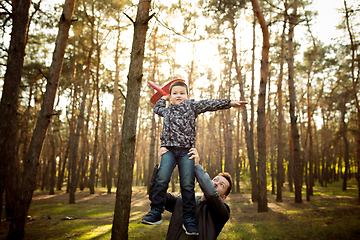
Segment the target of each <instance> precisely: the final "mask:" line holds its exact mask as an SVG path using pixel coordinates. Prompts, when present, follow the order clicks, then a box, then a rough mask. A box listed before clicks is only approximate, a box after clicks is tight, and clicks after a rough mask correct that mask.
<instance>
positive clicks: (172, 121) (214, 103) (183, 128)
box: [141, 81, 247, 235]
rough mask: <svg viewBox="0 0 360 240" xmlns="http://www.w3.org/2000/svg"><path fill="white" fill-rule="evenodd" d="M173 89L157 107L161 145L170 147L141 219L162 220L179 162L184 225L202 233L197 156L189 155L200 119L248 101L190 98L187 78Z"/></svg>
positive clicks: (175, 83) (190, 230)
mask: <svg viewBox="0 0 360 240" xmlns="http://www.w3.org/2000/svg"><path fill="white" fill-rule="evenodd" d="M169 90H170V91H169V92H170V95H169V96H164V97H162V98H161V99H160V100H159V101H158V102H157V103H156V105H155V107H154V112H155V113H156V114H158V115H160V116H162V117H163V118H164V119H163V128H162V132H161V137H160V139H161V147H162V148H164V147H165V148H167V150H168V151H167V152H166V153H164V154H163V155H162V157H161V163H160V168H159V172H158V174H157V178H156V183H155V187H154V190H153V196H152V201H151V204H150V206H151V210H150V211H149V213H148V214H147V215H146V216H145V217H144V218H143V219H142V221H141V222H142V223H145V224H151V225H154V224H160V223H162V220H161V214H162V213H163V212H164V200H165V196H166V192H167V189H168V185H169V181H170V177H171V174H172V172H173V170H174V168H175V166H176V164H177V165H178V168H179V176H180V188H181V196H182V203H183V206H182V208H183V209H182V216H183V225H182V227H183V229H184V230H185V233H186V234H187V235H198V230H197V225H196V221H195V219H194V217H195V207H196V203H195V192H194V186H195V173H194V159H193V157H192V156H191V155H189V154H188V153H189V150H190V149H191V148H194V147H195V142H196V131H195V127H196V126H195V125H196V124H195V123H196V118H197V116H198V115H199V114H201V113H204V112H208V111H217V110H221V109H228V108H230V107H242V106H245V105H246V104H247V102H243V101H240V102H238V101H231V100H229V99H215V100H210V99H207V100H201V101H195V100H193V99H189V91H188V87H187V85H186V84H185V83H184V82H183V81H176V82H174V83H173V84H171V86H170V89H169ZM166 100H170V102H171V105H169V106H168V107H166Z"/></svg>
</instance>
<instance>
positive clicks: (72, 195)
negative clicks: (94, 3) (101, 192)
mask: <svg viewBox="0 0 360 240" xmlns="http://www.w3.org/2000/svg"><path fill="white" fill-rule="evenodd" d="M89 21H90V24H91V34H90V41H91V46H90V50H89V54H88V57H87V62H86V70H85V83H84V91H83V95H82V99H81V104H80V112H79V117H78V122H77V127H76V133H75V140H74V146H73V148H72V150H71V151H70V153H71V154H70V157H71V160H70V162H71V182H70V189H69V190H70V194H69V203H70V204H74V203H75V192H76V188H77V185H78V180H79V174H78V171H77V159H78V150H79V142H80V135H81V131H82V130H84V129H83V128H84V121H85V117H84V115H85V104H86V96H87V94H88V91H89V88H90V70H91V69H90V68H91V59H92V53H93V50H94V45H95V44H94V20H93V19H89ZM79 168H81V166H79Z"/></svg>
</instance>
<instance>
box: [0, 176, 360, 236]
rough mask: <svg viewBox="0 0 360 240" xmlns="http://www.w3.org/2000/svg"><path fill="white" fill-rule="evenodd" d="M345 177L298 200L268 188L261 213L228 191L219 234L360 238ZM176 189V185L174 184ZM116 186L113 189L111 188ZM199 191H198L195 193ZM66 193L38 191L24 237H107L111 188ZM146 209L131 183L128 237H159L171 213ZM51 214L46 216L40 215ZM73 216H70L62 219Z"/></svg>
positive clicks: (359, 213)
mask: <svg viewBox="0 0 360 240" xmlns="http://www.w3.org/2000/svg"><path fill="white" fill-rule="evenodd" d="M356 184H357V183H356V181H355V180H351V181H349V188H348V190H347V191H345V192H343V191H341V186H342V183H341V182H335V183H333V184H329V185H328V187H327V188H322V187H319V186H316V187H314V196H311V198H310V201H309V202H308V201H306V195H305V192H304V191H303V196H302V197H303V203H301V204H298V203H294V193H290V192H288V191H284V192H283V202H276V200H275V199H276V195H271V193H270V192H268V207H269V211H268V212H266V213H258V212H257V203H253V202H251V200H250V199H251V195H250V194H251V191H250V190H248V189H242V194H231V195H230V197H229V198H228V200H227V203H228V204H229V206H230V208H231V218H230V220H229V221H228V223H227V224H226V225H225V227H224V229H223V231H222V232H221V234H220V235H219V237H218V239H219V240H224V239H236V240H239V239H244V240H248V239H249V240H250V239H251V240H252V239H261V240H262V239H264V240H266V239H304V240H305V239H307V240H308V239H314V240H315V239H324V240H335V239H336V240H337V239H350V240H352V239H360V206H359V205H358V198H357V197H358V196H357V195H356V194H357V185H356ZM177 189H178V187H177ZM114 192H115V190H114ZM198 194H200V193H198ZM68 197H69V196H68V194H65V193H64V191H57V192H56V195H55V196H51V197H50V196H49V195H48V194H47V193H46V192H40V191H37V192H35V193H34V199H33V201H32V204H31V206H30V209H29V215H30V216H31V217H33V218H35V220H34V221H28V222H27V223H26V227H25V232H26V234H25V239H28V240H32V239H36V240H41V239H44V240H45V239H54V240H63V239H79V240H90V239H99V240H100V239H101V240H102V239H104V240H105V239H110V238H111V231H112V221H113V214H114V204H115V193H113V194H106V189H97V191H96V194H95V195H90V194H89V193H88V191H83V192H80V191H79V192H77V193H76V202H77V203H76V204H68ZM148 210H149V201H148V197H147V195H146V190H145V188H144V187H134V189H133V197H132V207H131V213H130V219H129V239H131V240H135V239H139V240H140V239H146V240H163V239H165V237H166V232H167V228H168V224H169V220H170V216H171V215H170V213H165V214H164V215H163V224H161V225H158V226H148V225H143V224H140V223H139V222H140V220H141V218H142V217H143V216H144V215H145V214H146V213H147V211H148ZM45 216H50V217H51V219H42V218H43V217H45ZM64 217H76V219H75V220H62V218H64ZM8 227H9V222H5V221H2V222H1V224H0V239H5V238H6V235H7V231H8Z"/></svg>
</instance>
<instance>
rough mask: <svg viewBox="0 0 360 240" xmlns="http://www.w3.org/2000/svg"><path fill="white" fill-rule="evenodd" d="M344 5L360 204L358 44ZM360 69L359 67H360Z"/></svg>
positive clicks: (359, 199)
mask: <svg viewBox="0 0 360 240" xmlns="http://www.w3.org/2000/svg"><path fill="white" fill-rule="evenodd" d="M344 7H345V22H346V28H347V30H348V33H349V38H350V46H351V80H352V85H353V88H352V91H353V94H354V99H355V106H356V110H357V119H358V121H357V123H358V124H357V129H358V130H357V136H356V145H355V146H356V163H357V167H358V172H357V174H356V180H357V182H358V202H359V204H360V103H359V98H358V90H357V85H358V83H359V76H360V75H359V73H358V74H357V77H355V62H356V57H355V53H356V49H357V44H356V43H355V42H354V39H355V38H354V37H353V33H352V32H351V27H350V22H349V18H350V16H349V12H351V11H353V10H349V9H348V7H347V4H346V0H344ZM358 67H360V65H359V62H358ZM358 71H359V69H358Z"/></svg>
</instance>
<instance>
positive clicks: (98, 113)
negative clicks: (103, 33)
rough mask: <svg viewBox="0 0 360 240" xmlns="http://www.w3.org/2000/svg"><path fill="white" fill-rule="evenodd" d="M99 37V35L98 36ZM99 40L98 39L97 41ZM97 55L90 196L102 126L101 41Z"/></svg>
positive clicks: (93, 183)
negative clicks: (100, 127) (100, 86)
mask: <svg viewBox="0 0 360 240" xmlns="http://www.w3.org/2000/svg"><path fill="white" fill-rule="evenodd" d="M97 36H98V34H97ZM98 39H99V38H98V37H97V40H98ZM96 50H97V51H96V53H97V62H96V81H95V84H94V85H95V86H94V87H95V89H94V91H95V95H96V123H95V133H94V135H95V136H94V137H95V139H94V148H93V157H92V162H91V167H90V180H89V189H90V194H94V193H95V174H96V169H97V165H98V164H97V163H98V155H99V154H98V145H99V136H98V135H99V125H100V97H99V93H100V88H99V75H100V73H99V72H100V59H101V58H100V56H101V45H99V41H97V45H96Z"/></svg>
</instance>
